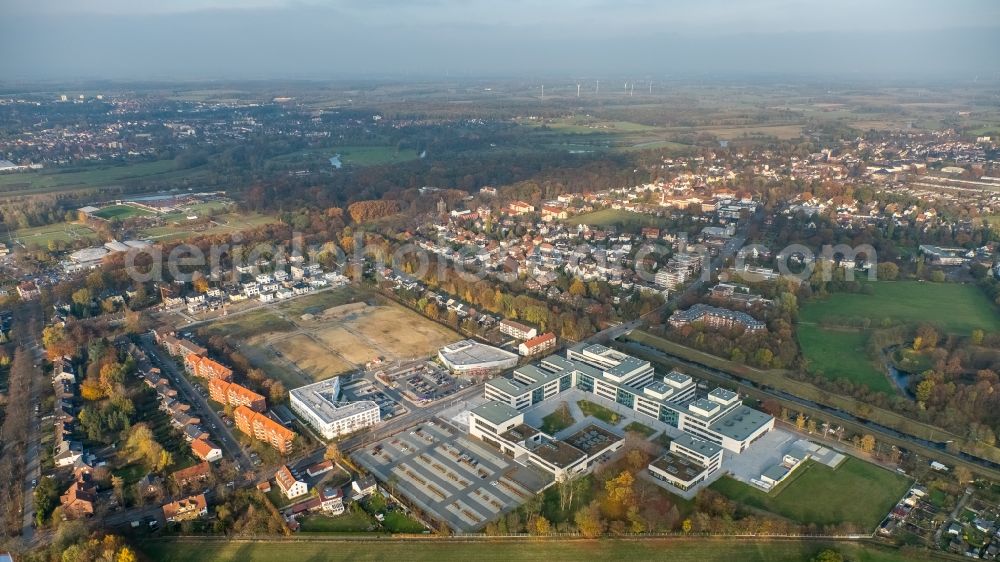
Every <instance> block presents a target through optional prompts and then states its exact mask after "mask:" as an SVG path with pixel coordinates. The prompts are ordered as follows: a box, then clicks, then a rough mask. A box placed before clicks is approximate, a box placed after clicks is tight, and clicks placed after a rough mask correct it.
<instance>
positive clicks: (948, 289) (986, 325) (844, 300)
mask: <svg viewBox="0 0 1000 562" xmlns="http://www.w3.org/2000/svg"><path fill="white" fill-rule="evenodd" d="M872 287H873V288H874V290H875V292H874V294H871V295H862V294H854V293H835V294H833V295H831V296H830V297H828V298H826V299H823V300H815V301H810V302H808V303H806V305H805V306H803V307H802V311H801V314H800V316H799V321H800V322H805V323H809V322H819V321H821V320H822V319H823V318H870V319H871V320H872V322H873V324H876V323H878V322H881V321H882V320H883V319H886V318H888V319H890V320H891V321H893V322H928V323H931V324H935V325H937V326H939V327H941V328H942V329H943V330H945V331H946V332H950V333H957V334H963V335H967V334H968V333H969V332H971V331H972V330H974V329H976V328H981V329H984V330H987V331H993V332H995V331H998V330H1000V315H998V314H997V307H996V306H994V305H993V303H991V302H990V300H989V299H988V298H987V297H986V295H985V294H984V293H983V292H982V291H981V290H980V289H979V288H978V287H976V286H975V285H961V284H958V283H928V282H921V281H878V282H875V283H872Z"/></svg>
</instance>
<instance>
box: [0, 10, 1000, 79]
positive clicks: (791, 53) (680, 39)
mask: <svg viewBox="0 0 1000 562" xmlns="http://www.w3.org/2000/svg"><path fill="white" fill-rule="evenodd" d="M998 71H1000V1H997V0H826V1H814V0H575V1H574V0H546V1H529V0H507V1H505V2H503V1H497V0H2V2H0V80H12V79H36V78H41V79H77V78H114V79H145V78H157V79H171V78H178V79H201V78H284V77H303V78H334V79H335V78H350V77H358V76H372V77H384V76H394V75H395V76H414V77H417V76H426V77H432V76H440V75H445V74H452V75H478V76H519V75H520V76H524V75H537V74H550V75H573V76H601V75H622V74H641V75H643V76H670V75H673V76H676V75H684V74H691V73H699V74H708V75H723V76H724V75H729V74H737V73H738V74H749V75H753V74H765V73H766V74H774V73H796V74H812V75H824V74H831V75H832V74H836V75H859V76H871V75H875V76H885V77H888V78H893V77H914V76H922V75H925V76H927V77H931V78H933V77H949V78H952V77H953V78H963V77H965V78H972V77H973V76H975V75H980V76H983V77H989V78H995V77H996V76H997V74H998Z"/></svg>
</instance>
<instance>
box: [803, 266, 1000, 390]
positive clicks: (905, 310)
mask: <svg viewBox="0 0 1000 562" xmlns="http://www.w3.org/2000/svg"><path fill="white" fill-rule="evenodd" d="M871 287H872V288H873V290H874V293H873V294H870V295H865V294H858V293H835V294H833V295H830V296H829V297H827V298H825V299H816V300H811V301H809V302H807V303H806V304H805V305H804V306H803V307H802V310H801V313H800V315H799V322H798V325H797V337H798V341H799V347H800V348H801V349H802V355H803V357H805V359H806V360H807V361H808V368H809V370H810V371H812V372H814V373H822V374H823V375H824V376H826V377H827V378H830V379H841V378H843V379H847V380H850V381H851V382H853V383H855V384H866V385H868V387H869V388H870V389H872V390H875V391H879V392H886V393H892V392H894V388H893V386H892V384H891V383H890V382H889V380H888V379H887V378H886V374H885V373H883V372H882V370H881V369H878V368H876V363H875V361H876V359H877V358H875V357H872V356H870V355H869V353H868V351H867V343H868V337H869V332H868V331H867V330H862V329H843V328H833V327H824V326H823V325H822V324H823V323H824V322H826V323H827V324H831V323H832V324H836V323H848V322H853V321H856V320H858V319H863V318H867V319H869V320H870V321H871V325H872V326H873V327H874V326H879V325H881V324H882V323H883V322H886V321H888V322H889V323H892V324H896V323H929V324H933V325H935V326H937V327H938V328H939V329H940V330H942V331H944V332H947V333H954V334H959V335H968V334H969V333H970V332H972V330H974V329H977V328H979V329H983V330H987V331H996V330H1000V315H997V309H996V307H995V306H994V305H993V303H991V302H990V300H989V299H988V298H987V297H986V295H985V294H984V293H983V292H982V291H981V290H980V289H979V287H976V286H975V285H960V284H956V283H927V282H920V281H879V282H876V283H872V284H871Z"/></svg>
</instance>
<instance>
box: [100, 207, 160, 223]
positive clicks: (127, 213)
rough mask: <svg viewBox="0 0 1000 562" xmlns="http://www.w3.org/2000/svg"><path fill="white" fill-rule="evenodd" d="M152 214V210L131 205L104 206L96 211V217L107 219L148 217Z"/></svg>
mask: <svg viewBox="0 0 1000 562" xmlns="http://www.w3.org/2000/svg"><path fill="white" fill-rule="evenodd" d="M152 214H153V213H151V212H150V211H147V210H145V209H140V208H138V207H133V206H131V205H111V206H110V207H104V208H103V209H101V210H100V211H95V212H94V216H95V217H97V218H101V219H107V220H113V219H121V220H125V219H130V218H132V217H146V216H149V215H152Z"/></svg>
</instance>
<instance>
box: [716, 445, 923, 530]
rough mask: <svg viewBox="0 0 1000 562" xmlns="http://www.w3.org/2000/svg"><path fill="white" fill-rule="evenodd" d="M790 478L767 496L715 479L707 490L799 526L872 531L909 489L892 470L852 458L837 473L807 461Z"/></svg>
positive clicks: (766, 494) (760, 492) (763, 493)
mask: <svg viewBox="0 0 1000 562" xmlns="http://www.w3.org/2000/svg"><path fill="white" fill-rule="evenodd" d="M789 478H791V479H792V480H791V481H790V482H787V483H783V484H782V485H781V486H780V487H779V488H778V489H777V490H776V493H774V492H772V493H770V494H769V493H765V492H763V491H761V490H758V489H757V488H754V487H753V486H750V485H749V484H744V483H742V482H739V481H737V480H734V479H732V478H729V477H723V478H721V479H719V480H717V481H716V482H715V483H713V484H712V485H711V488H712V489H713V490H716V491H718V492H720V493H722V494H724V495H725V496H727V497H729V498H731V499H733V500H735V501H738V502H740V503H743V504H745V505H748V506H751V507H756V508H759V509H763V510H766V511H770V512H772V513H775V514H777V515H781V516H783V517H788V518H789V519H793V520H795V521H798V522H801V523H805V524H810V523H815V524H817V525H835V524H839V523H853V524H855V525H859V526H861V527H863V528H864V529H871V530H874V529H875V527H876V526H877V525H878V524H879V522H880V521H881V520H882V518H883V517H885V515H886V513H888V512H889V510H890V509H892V506H893V505H895V504H896V502H897V501H899V498H900V497H902V495H903V493H904V492H906V489H907V488H908V487H909V485H910V483H909V481H908V480H907V479H906V478H904V477H902V476H900V475H898V474H896V473H894V472H890V471H888V470H885V469H884V468H880V467H878V466H875V465H873V464H870V463H866V462H864V461H862V460H859V459H856V458H853V457H848V458H847V459H846V460H844V462H843V463H842V464H841V465H840V466H839V467H837V468H836V469H832V468H830V467H828V466H825V465H822V464H819V463H816V462H813V461H807V463H806V465H805V466H803V467H801V468H799V469H798V470H797V471H796V472H795V473H793V474H792V475H791V476H790V477H789ZM772 494H774V495H772Z"/></svg>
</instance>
